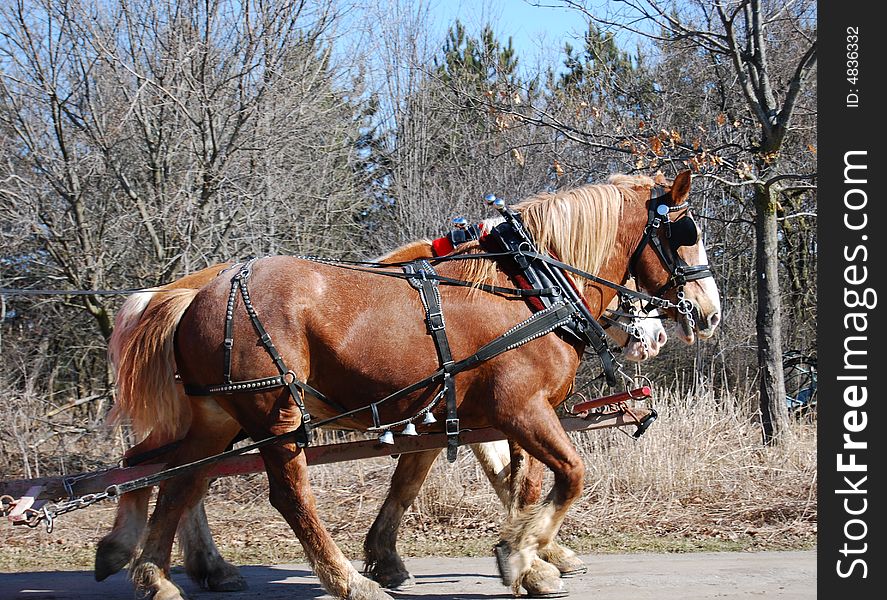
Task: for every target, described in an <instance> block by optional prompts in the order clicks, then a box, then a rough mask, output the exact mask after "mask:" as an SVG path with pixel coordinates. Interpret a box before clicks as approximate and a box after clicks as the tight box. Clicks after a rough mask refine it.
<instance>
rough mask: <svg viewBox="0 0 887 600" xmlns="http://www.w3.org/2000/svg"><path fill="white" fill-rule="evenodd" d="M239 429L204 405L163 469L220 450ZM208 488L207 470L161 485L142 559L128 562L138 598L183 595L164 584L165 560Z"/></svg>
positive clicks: (169, 599)
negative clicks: (187, 514)
mask: <svg viewBox="0 0 887 600" xmlns="http://www.w3.org/2000/svg"><path fill="white" fill-rule="evenodd" d="M239 429H240V427H239V425H237V423H236V422H235V421H233V420H232V419H230V417H229V416H228V415H227V413H224V412H223V411H221V409H219V408H218V407H215V408H212V407H211V406H210V405H209V404H208V403H206V404H203V405H202V408H201V409H200V410H195V411H194V419H193V421H192V423H191V428H190V429H189V431H188V434H187V435H186V436H185V437H184V438H183V439H182V441H181V442H180V444H179V446H178V447H177V448H176V449H175V450H174V451H173V452H172V453H171V455H170V457H169V461H168V462H167V466H168V467H175V466H178V465H183V464H187V463H189V462H192V461H195V460H199V459H201V458H204V457H206V456H210V455H213V454H217V453H219V452H221V451H223V450H224V449H225V447H226V446H227V444H228V440H231V439H233V438H234V435H235V434H236V433H237V432H238V430H239ZM206 489H207V474H206V468H204V469H202V470H199V471H196V472H192V473H187V474H184V475H182V476H179V477H175V478H173V479H169V480H167V481H164V482H163V483H161V484H160V489H159V491H158V493H157V503H156V506H155V508H154V512H153V514H152V515H151V519H150V520H149V521H148V527H147V534H146V536H145V540H144V543H143V545H142V551H141V554H140V555H139V556H138V557H137V558H136V559H135V560H134V561H133V565H132V567H131V570H130V578H131V579H132V580H133V583H134V584H135V586H136V592H137V594H140V595H141V596H144V597H147V598H151V599H152V600H183V599H184V598H185V594H184V593H183V592H182V591H181V589H180V588H179V587H178V586H177V585H175V584H174V583H173V582H172V581H171V580H170V579H169V566H170V555H171V553H172V543H173V539H174V538H175V534H176V530H177V528H178V526H179V523H180V522H181V520H182V516H183V514H184V513H185V512H186V511H187V510H189V509H191V508H193V507H194V506H195V505H197V504H198V503H199V502H200V500H201V498H203V496H204V494H205V493H206Z"/></svg>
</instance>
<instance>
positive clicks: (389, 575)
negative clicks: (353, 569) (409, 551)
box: [364, 560, 416, 590]
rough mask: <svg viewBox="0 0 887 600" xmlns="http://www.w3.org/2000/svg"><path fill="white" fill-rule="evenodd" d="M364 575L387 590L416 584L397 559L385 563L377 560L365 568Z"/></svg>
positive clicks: (406, 587) (403, 588)
mask: <svg viewBox="0 0 887 600" xmlns="http://www.w3.org/2000/svg"><path fill="white" fill-rule="evenodd" d="M364 575H366V576H367V577H368V578H369V579H371V580H373V581H375V582H376V583H378V584H379V585H381V586H382V587H383V588H385V589H389V590H405V589H408V588H411V587H413V586H414V585H415V584H416V579H415V578H414V577H413V576H412V574H410V572H409V571H407V570H406V567H405V566H404V565H403V562H401V561H399V560H398V561H391V562H387V561H386V563H385V564H383V563H382V562H377V563H375V564H374V565H373V566H372V568H370V569H367V570H365V571H364Z"/></svg>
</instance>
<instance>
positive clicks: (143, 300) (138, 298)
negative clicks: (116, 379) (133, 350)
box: [108, 290, 156, 375]
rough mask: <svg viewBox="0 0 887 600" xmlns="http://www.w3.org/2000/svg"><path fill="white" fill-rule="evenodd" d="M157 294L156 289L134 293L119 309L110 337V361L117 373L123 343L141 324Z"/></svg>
mask: <svg viewBox="0 0 887 600" xmlns="http://www.w3.org/2000/svg"><path fill="white" fill-rule="evenodd" d="M155 295H156V290H146V291H144V292H139V293H138V294H133V295H132V296H130V297H129V298H127V299H126V301H125V302H124V303H123V305H122V306H121V307H120V310H118V311H117V316H116V317H115V318H114V331H113V333H111V337H110V338H109V339H108V362H110V363H111V368H112V369H113V370H114V373H115V375H116V373H117V364H118V363H119V362H120V353H121V352H123V345H124V344H125V343H126V340H128V339H129V337H130V336H131V335H132V332H133V329H135V327H136V325H138V324H139V320H140V319H141V318H142V313H143V312H145V309H146V308H148V304H150V302H151V300H152V299H153V298H154V296H155Z"/></svg>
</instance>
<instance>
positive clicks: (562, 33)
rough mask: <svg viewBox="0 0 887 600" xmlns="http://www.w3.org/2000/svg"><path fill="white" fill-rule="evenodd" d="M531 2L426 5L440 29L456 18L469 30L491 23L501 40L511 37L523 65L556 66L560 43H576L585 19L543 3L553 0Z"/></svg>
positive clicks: (468, 0)
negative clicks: (538, 63)
mask: <svg viewBox="0 0 887 600" xmlns="http://www.w3.org/2000/svg"><path fill="white" fill-rule="evenodd" d="M534 4H537V1H536V0H532V3H530V2H526V1H524V0H431V1H430V4H429V6H430V7H431V11H432V14H433V15H435V17H436V20H437V21H438V23H439V24H440V27H441V30H442V31H443V32H445V31H446V28H447V27H448V26H449V25H451V24H452V23H453V22H454V21H455V20H456V19H459V20H460V21H462V23H463V24H464V25H465V26H466V28H467V29H468V31H469V32H471V33H477V32H478V31H480V29H481V27H482V26H483V25H484V24H486V23H492V25H493V31H494V32H495V33H496V36H497V37H498V38H499V39H500V40H501V41H502V42H503V43H504V42H505V41H506V40H507V39H508V37H509V36H510V37H511V38H512V43H513V44H514V47H515V49H516V50H517V55H518V58H519V59H520V61H521V64H522V65H523V66H524V67H525V68H531V69H532V68H533V67H534V66H536V62H537V61H538V60H542V64H545V65H552V61H553V60H554V61H556V63H557V65H558V66H559V65H560V62H561V56H562V54H563V52H562V50H563V47H564V43H565V42H568V41H569V42H570V43H571V44H572V45H573V46H574V47H577V46H579V45H580V43H581V39H582V36H583V34H584V32H585V31H586V28H587V24H586V18H585V16H584V15H582V14H581V13H579V12H578V11H576V10H570V9H566V8H563V7H555V6H547V5H553V4H557V2H556V1H552V2H546V1H544V0H540V1H539V2H538V4H541V5H538V6H537V5H534ZM552 66H553V65H552Z"/></svg>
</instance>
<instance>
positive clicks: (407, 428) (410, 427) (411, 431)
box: [403, 423, 419, 435]
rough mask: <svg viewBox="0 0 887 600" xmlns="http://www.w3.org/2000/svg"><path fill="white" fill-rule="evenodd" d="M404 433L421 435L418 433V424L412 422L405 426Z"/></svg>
mask: <svg viewBox="0 0 887 600" xmlns="http://www.w3.org/2000/svg"><path fill="white" fill-rule="evenodd" d="M403 434H404V435H419V434H418V433H416V426H415V425H413V424H412V423H407V424H406V425H404V426H403Z"/></svg>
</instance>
